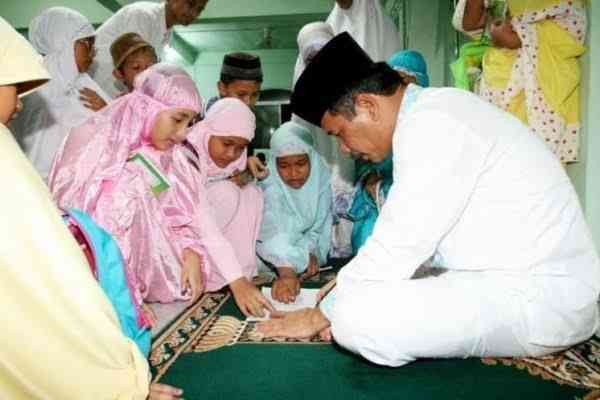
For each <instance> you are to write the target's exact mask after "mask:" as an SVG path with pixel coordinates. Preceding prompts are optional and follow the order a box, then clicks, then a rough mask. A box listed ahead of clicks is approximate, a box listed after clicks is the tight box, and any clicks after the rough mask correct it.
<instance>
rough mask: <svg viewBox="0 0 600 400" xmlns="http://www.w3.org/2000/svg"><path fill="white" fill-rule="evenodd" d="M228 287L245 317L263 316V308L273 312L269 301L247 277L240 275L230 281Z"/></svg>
mask: <svg viewBox="0 0 600 400" xmlns="http://www.w3.org/2000/svg"><path fill="white" fill-rule="evenodd" d="M229 288H230V289H231V292H232V293H233V298H234V299H235V302H236V304H237V305H238V307H239V308H240V311H241V312H242V313H243V314H244V315H245V316H246V317H249V316H254V317H261V318H262V317H264V316H265V309H266V310H268V311H269V312H270V313H273V312H275V309H274V308H273V306H272V305H271V303H269V301H268V300H267V299H266V298H265V296H263V294H262V293H261V292H260V290H258V288H257V287H256V286H254V284H252V282H250V281H248V279H247V278H245V277H242V278H239V279H237V280H235V281H233V282H231V283H230V284H229Z"/></svg>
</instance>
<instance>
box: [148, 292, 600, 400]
mask: <svg viewBox="0 0 600 400" xmlns="http://www.w3.org/2000/svg"><path fill="white" fill-rule="evenodd" d="M254 325H255V323H249V322H246V321H244V317H243V315H241V313H240V312H239V310H238V309H237V306H236V305H235V301H233V298H232V297H231V296H230V294H229V293H228V292H226V291H222V292H217V293H212V294H205V295H204V296H203V297H202V298H201V299H200V300H199V301H198V302H197V303H196V304H195V305H194V306H192V307H190V308H188V309H187V310H186V311H185V312H184V313H183V314H182V315H181V316H180V317H179V318H177V319H176V320H175V321H174V322H173V323H172V325H171V326H169V327H168V328H167V329H166V330H165V331H164V332H163V333H162V334H161V335H160V336H159V338H158V339H156V340H155V342H154V343H153V347H152V352H151V355H150V364H151V369H152V372H153V381H154V382H156V381H159V380H160V382H162V383H166V384H171V385H174V386H177V387H181V388H182V389H184V391H185V394H184V397H185V399H186V400H193V399H202V400H210V399H223V398H227V399H229V400H236V399H262V398H269V399H270V400H276V399H282V400H283V399H285V400H296V399H297V400H300V399H306V398H308V397H311V398H321V397H329V398H330V399H329V400H337V399H340V400H341V399H345V398H352V399H353V400H354V399H382V400H383V399H385V400H389V399H390V398H403V399H430V398H436V399H465V400H471V399H472V400H475V399H482V398H485V399H521V398H522V399H525V398H527V399H540V400H541V399H544V400H548V399H568V400H576V399H585V400H592V399H594V400H595V399H599V398H600V396H598V393H599V392H592V393H590V390H593V389H598V388H600V339H596V338H594V339H591V340H589V341H588V342H585V343H583V344H581V345H579V346H576V347H574V348H572V349H570V350H568V351H566V352H563V353H561V354H558V355H555V356H550V357H544V358H540V359H519V360H516V359H485V360H484V363H482V362H481V360H478V359H466V360H456V359H450V360H419V361H417V362H414V363H411V364H409V365H407V366H404V367H402V368H387V367H380V366H376V365H373V364H371V363H369V362H367V361H365V360H364V359H362V358H360V357H358V356H356V355H354V354H351V353H349V352H347V351H345V350H344V349H341V348H339V346H337V345H336V344H335V343H333V344H331V343H327V342H322V341H321V340H320V339H319V338H318V337H315V338H313V339H310V340H303V341H298V340H290V339H285V340H283V339H282V340H277V339H264V338H262V337H261V336H260V335H258V334H257V332H256V331H255V330H254ZM489 364H495V365H496V366H495V367H490V366H489ZM515 367H516V368H515ZM541 378H544V379H541ZM557 383H558V384H557Z"/></svg>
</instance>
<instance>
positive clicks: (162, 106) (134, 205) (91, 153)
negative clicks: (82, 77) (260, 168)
mask: <svg viewBox="0 0 600 400" xmlns="http://www.w3.org/2000/svg"><path fill="white" fill-rule="evenodd" d="M200 103H201V99H200V96H199V94H198V92H197V90H196V86H195V84H194V82H193V80H192V79H191V78H190V77H189V75H187V73H186V72H185V71H183V70H182V69H180V68H178V67H175V66H171V65H165V64H156V65H154V66H153V67H151V68H149V69H148V70H146V71H145V72H143V73H142V74H140V75H139V76H138V77H137V78H136V80H135V84H134V91H133V92H132V93H131V94H129V95H126V96H124V97H122V98H120V99H117V100H115V101H114V102H113V103H111V104H110V105H109V106H108V107H106V109H105V110H102V111H101V112H99V113H97V114H96V115H94V116H93V117H92V118H90V119H89V120H88V121H87V122H86V123H85V124H83V125H81V126H80V127H78V128H75V129H73V130H72V131H71V133H70V134H69V136H67V138H66V140H65V142H64V143H63V146H62V148H61V150H60V152H59V153H58V154H57V156H56V158H55V161H54V165H53V168H52V171H51V174H50V179H49V184H50V190H51V191H52V194H53V195H54V197H55V199H56V201H57V203H58V205H59V206H60V207H62V208H78V209H81V210H83V211H85V212H87V213H89V214H90V215H91V216H92V217H93V218H94V220H96V222H97V223H98V224H100V225H101V226H102V227H103V228H104V229H106V230H107V231H109V232H110V233H111V234H112V235H113V236H114V237H115V239H116V240H117V242H118V244H119V247H120V249H121V252H122V253H123V258H124V259H125V263H126V270H127V276H128V280H129V282H130V283H131V286H132V287H133V288H135V290H134V296H135V298H136V301H137V303H138V304H141V301H142V300H147V301H160V302H170V301H173V300H177V299H183V298H185V297H186V296H184V295H183V294H182V293H181V281H180V277H181V265H182V256H183V251H184V250H185V249H187V248H189V249H192V250H194V251H195V252H196V253H198V254H203V246H202V243H201V242H200V239H201V236H202V232H203V231H202V227H200V226H199V225H198V224H199V223H200V220H199V219H198V218H197V215H198V210H197V207H198V206H197V199H198V197H199V194H198V192H197V191H198V189H199V188H200V187H201V182H200V179H199V176H198V175H197V173H196V172H195V171H193V169H192V168H193V167H192V166H191V164H190V163H189V162H188V161H187V159H186V158H185V156H184V155H183V153H182V152H181V149H180V147H181V146H174V147H173V148H172V149H169V150H166V151H161V150H158V149H156V148H154V146H152V144H151V143H150V133H151V130H152V126H153V124H154V122H155V120H156V117H157V115H158V114H159V113H160V112H161V111H163V110H167V109H172V108H183V109H188V110H193V111H194V112H198V111H199V110H200V109H201V104H200ZM133 153H141V154H143V155H144V156H145V157H146V158H147V159H148V160H149V161H150V162H152V163H154V165H155V166H157V167H158V169H159V170H160V171H161V173H163V175H164V176H165V177H166V179H167V180H168V182H170V184H171V187H170V188H169V189H168V190H166V191H164V192H162V193H161V194H160V195H154V194H152V193H151V192H150V190H149V181H148V179H149V178H148V175H147V174H144V173H141V172H140V171H141V170H142V169H143V168H142V167H140V166H139V165H137V164H136V163H130V162H127V160H128V159H129V157H130V156H131V155H132V154H133ZM205 274H206V272H205Z"/></svg>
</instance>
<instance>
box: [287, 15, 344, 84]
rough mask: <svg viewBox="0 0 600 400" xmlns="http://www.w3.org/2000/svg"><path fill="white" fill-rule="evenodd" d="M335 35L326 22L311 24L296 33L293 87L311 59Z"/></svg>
mask: <svg viewBox="0 0 600 400" xmlns="http://www.w3.org/2000/svg"><path fill="white" fill-rule="evenodd" d="M334 36H335V34H334V33H333V28H331V25H329V24H328V23H327V22H320V21H318V22H311V23H309V24H306V25H304V26H303V27H302V29H300V32H299V33H298V39H297V41H298V53H299V54H298V59H297V60H296V67H295V68H294V85H296V81H297V80H298V78H299V77H300V75H302V72H304V69H305V68H306V66H307V65H308V63H309V62H310V60H311V58H312V57H314V55H315V54H317V53H318V52H319V50H321V49H322V48H323V46H325V45H326V44H327V42H329V41H330V40H331V39H332V38H333V37H334Z"/></svg>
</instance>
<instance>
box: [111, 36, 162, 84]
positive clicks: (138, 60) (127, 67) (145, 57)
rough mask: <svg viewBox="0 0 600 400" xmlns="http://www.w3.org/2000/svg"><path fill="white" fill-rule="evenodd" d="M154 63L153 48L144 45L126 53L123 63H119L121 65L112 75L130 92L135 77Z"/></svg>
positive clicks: (155, 61) (155, 60)
mask: <svg viewBox="0 0 600 400" xmlns="http://www.w3.org/2000/svg"><path fill="white" fill-rule="evenodd" d="M156 63H157V59H156V54H155V53H154V50H152V49H150V48H148V47H145V48H143V49H140V50H138V51H135V52H133V53H131V54H130V55H128V56H127V58H125V61H123V64H121V67H120V68H119V69H116V70H115V71H114V75H115V77H116V78H117V79H119V80H120V81H122V82H123V83H124V84H125V86H127V89H128V90H129V91H130V92H131V91H132V90H133V81H134V80H135V77H136V76H138V75H139V74H140V73H142V72H144V71H145V70H147V69H148V68H150V67H151V66H153V65H154V64H156Z"/></svg>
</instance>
